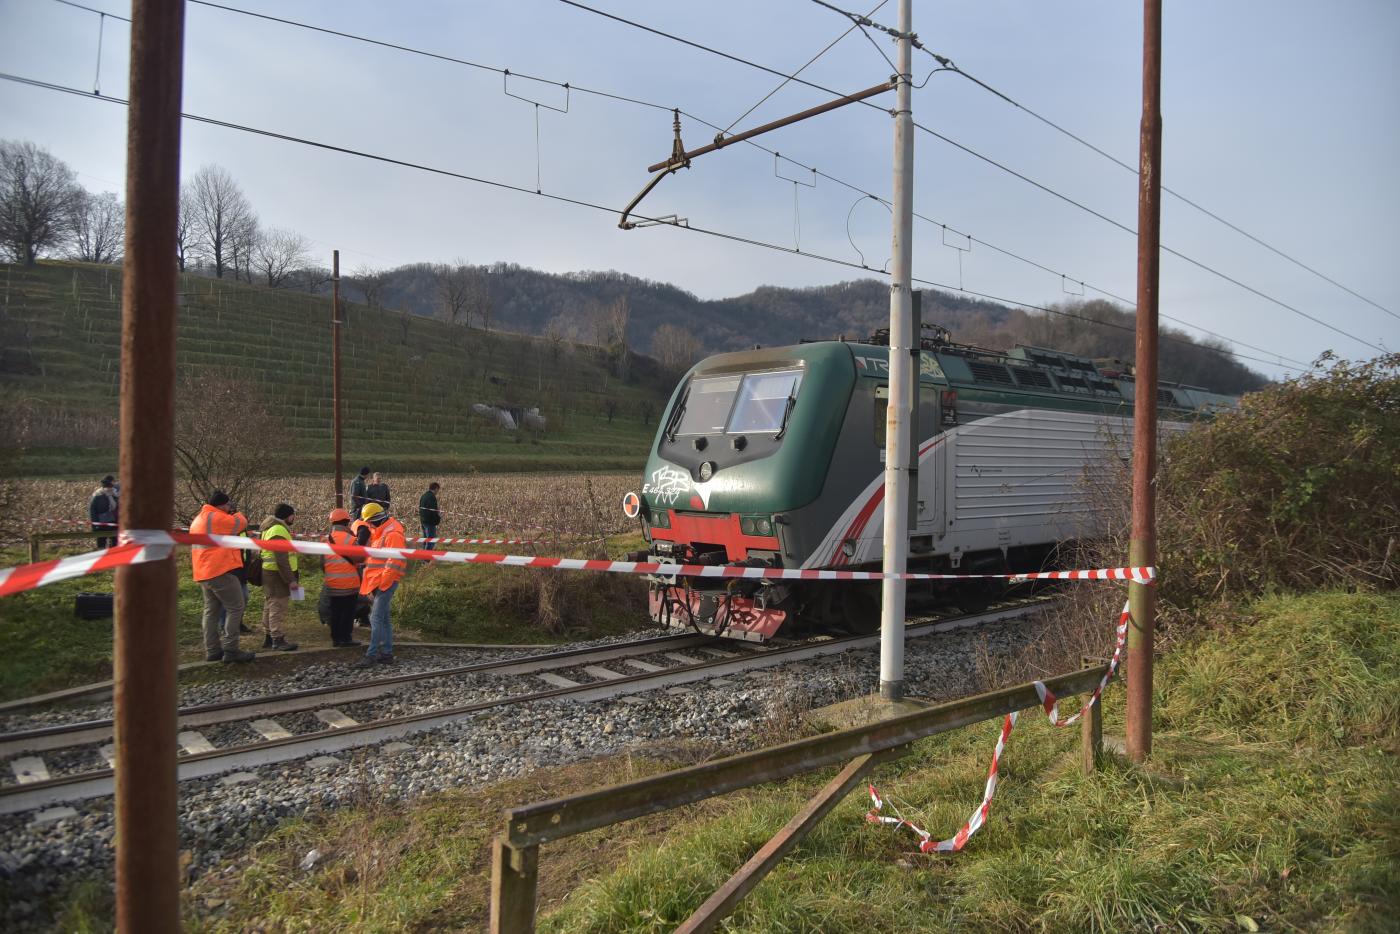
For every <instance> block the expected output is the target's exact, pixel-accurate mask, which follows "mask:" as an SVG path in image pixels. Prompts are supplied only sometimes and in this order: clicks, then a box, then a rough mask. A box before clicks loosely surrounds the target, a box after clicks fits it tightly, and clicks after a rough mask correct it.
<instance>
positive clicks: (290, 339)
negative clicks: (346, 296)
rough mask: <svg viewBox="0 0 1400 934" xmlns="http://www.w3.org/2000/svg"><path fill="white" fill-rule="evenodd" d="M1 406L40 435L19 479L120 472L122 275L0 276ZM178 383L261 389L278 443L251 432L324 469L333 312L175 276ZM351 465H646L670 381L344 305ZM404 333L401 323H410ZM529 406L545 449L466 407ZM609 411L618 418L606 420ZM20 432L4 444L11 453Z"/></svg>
mask: <svg viewBox="0 0 1400 934" xmlns="http://www.w3.org/2000/svg"><path fill="white" fill-rule="evenodd" d="M5 274H6V282H5V289H6V297H7V303H6V306H5V312H4V314H3V316H0V364H3V365H0V373H3V376H0V402H3V403H4V405H5V406H6V407H8V408H9V410H10V412H11V414H12V415H13V414H15V413H17V412H21V411H22V412H23V413H24V415H23V418H24V419H26V420H28V421H29V422H31V423H32V427H33V428H34V429H35V431H34V432H33V434H34V437H33V438H31V440H30V441H29V442H28V443H27V444H26V445H25V449H24V450H23V451H22V452H21V454H20V456H19V457H18V459H17V461H16V462H15V463H14V464H12V465H11V468H12V469H13V470H14V472H15V473H16V474H18V475H24V476H40V475H64V476H74V475H88V474H90V475H92V476H93V477H100V476H101V475H102V474H104V473H109V472H113V468H114V467H115V466H116V431H115V418H116V414H117V377H118V370H119V360H120V347H119V338H120V295H121V270H120V268H118V267H109V266H93V265H84V264H75V263H43V264H41V265H40V266H39V267H37V268H35V269H29V270H26V269H23V268H22V267H18V266H10V267H8V268H7V269H6V270H5ZM180 287H181V292H182V300H181V307H180V317H179V322H180V328H179V348H178V361H179V364H180V369H181V372H182V373H191V372H202V371H208V370H211V369H217V370H220V371H222V372H226V373H228V374H230V375H232V376H233V377H235V378H237V379H239V380H241V381H244V382H246V384H247V385H248V387H249V391H250V392H252V393H258V394H260V395H262V396H263V397H264V399H265V401H266V402H267V403H268V405H269V406H270V408H271V409H272V411H273V412H274V414H275V415H276V416H277V417H278V418H279V419H280V420H281V422H282V424H283V425H284V426H285V431H284V432H283V435H284V436H283V437H281V438H276V439H250V443H260V444H264V445H275V446H276V447H275V448H273V449H270V453H271V454H274V455H276V456H277V457H278V460H279V463H281V465H282V467H283V469H285V470H288V471H319V472H324V471H326V470H328V469H329V468H330V466H331V464H330V456H331V455H330V431H331V368H330V334H329V325H328V322H329V321H330V301H329V299H327V298H325V297H321V296H312V295H307V294H304V293H299V292H293V291H289V290H269V289H264V288H261V287H255V286H249V285H243V284H236V283H232V282H229V281H226V280H212V279H204V278H200V277H196V276H188V275H187V276H182V277H181V280H180ZM345 312H346V324H345V327H344V333H343V335H342V354H343V367H344V399H345V410H344V411H345V416H344V417H345V456H346V460H347V465H348V464H349V463H351V462H354V463H359V462H361V461H363V462H365V463H374V464H375V465H376V467H379V468H382V469H386V470H392V471H396V472H403V471H409V470H420V471H462V470H465V469H468V468H474V469H478V470H490V471H505V470H581V469H582V470H615V469H637V468H640V466H641V464H642V463H643V460H644V459H645V454H646V447H647V443H648V442H649V440H650V439H651V436H652V433H653V432H654V431H655V429H656V426H655V424H654V422H655V415H654V413H655V412H657V411H659V409H660V406H661V404H662V403H663V402H664V396H665V394H666V393H667V392H669V390H670V388H671V385H672V381H671V380H670V379H669V378H668V377H664V376H663V375H662V374H660V373H659V372H658V371H657V368H656V365H655V364H654V362H652V361H650V360H648V359H646V358H634V359H633V363H632V379H630V380H629V381H619V380H618V379H616V378H614V377H612V376H611V375H610V374H609V372H608V366H609V364H608V360H607V356H606V352H605V351H604V350H603V349H601V348H598V347H591V346H583V345H574V344H568V343H565V342H562V341H560V342H552V341H549V340H546V339H543V338H534V337H527V336H524V335H518V334H510V333H507V332H501V331H492V332H486V331H481V330H478V329H467V328H463V327H458V326H453V325H449V324H447V323H446V322H442V321H436V320H430V319H426V318H421V317H417V316H410V317H409V318H407V319H406V318H405V317H404V316H403V315H401V314H399V313H397V312H393V311H387V310H381V309H370V308H366V307H364V306H360V305H355V304H352V303H345ZM405 322H406V323H407V325H408V326H407V329H406V330H405V328H404V327H403V325H404V323H405ZM474 402H485V403H500V402H505V403H511V404H517V405H524V406H526V407H529V406H535V405H538V406H540V408H541V411H542V413H543V414H544V415H545V416H546V418H547V419H548V420H549V430H548V431H547V432H546V433H545V434H544V435H543V436H542V437H539V438H532V437H530V436H529V435H528V433H527V432H524V431H521V432H506V431H502V430H501V429H499V428H497V427H496V426H495V425H493V424H491V423H489V422H487V421H485V420H483V419H482V418H481V417H479V416H476V415H473V414H472V412H471V404H472V403H474ZM608 405H612V406H614V407H615V409H614V417H613V418H612V419H611V420H610V419H608V418H607V416H606V413H607V406H608ZM16 440H17V439H13V438H12V439H8V440H7V441H6V443H7V444H10V445H13V444H14V443H15V442H16Z"/></svg>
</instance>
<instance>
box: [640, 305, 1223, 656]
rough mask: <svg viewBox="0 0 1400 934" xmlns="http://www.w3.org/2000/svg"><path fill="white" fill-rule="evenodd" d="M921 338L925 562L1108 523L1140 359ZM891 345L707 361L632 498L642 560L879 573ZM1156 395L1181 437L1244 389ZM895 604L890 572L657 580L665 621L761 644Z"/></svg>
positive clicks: (767, 351) (995, 563)
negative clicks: (1109, 486)
mask: <svg viewBox="0 0 1400 934" xmlns="http://www.w3.org/2000/svg"><path fill="white" fill-rule="evenodd" d="M919 345H920V346H919V348H918V351H917V352H918V380H917V382H918V400H917V405H916V406H915V414H914V422H915V427H914V434H913V437H914V438H917V439H919V440H918V443H917V444H916V445H914V446H913V447H914V450H915V452H916V453H915V454H914V456H913V458H912V460H913V463H911V465H910V466H911V470H912V471H913V472H914V473H913V478H912V482H911V490H912V492H911V495H910V504H909V509H910V521H909V570H911V571H925V572H947V573H954V574H957V573H965V574H971V573H984V574H985V573H1015V572H1019V571H1034V570H1041V569H1044V568H1045V567H1047V566H1050V565H1051V564H1052V562H1053V561H1054V560H1055V555H1056V554H1057V553H1058V550H1059V548H1060V546H1061V545H1062V544H1063V543H1065V542H1069V541H1074V540H1082V539H1084V538H1086V537H1091V536H1093V535H1095V534H1096V533H1098V532H1100V531H1101V529H1100V527H1099V526H1100V525H1101V524H1102V522H1103V519H1102V515H1103V511H1102V510H1101V509H1097V508H1095V503H1094V502H1093V501H1092V497H1091V496H1090V495H1089V493H1088V489H1087V487H1086V484H1085V477H1086V472H1087V471H1089V470H1090V469H1091V468H1092V467H1093V466H1094V465H1095V464H1099V463H1103V462H1105V461H1106V460H1108V459H1110V458H1114V457H1123V458H1126V457H1127V456H1128V454H1129V452H1130V449H1131V438H1132V413H1133V402H1134V395H1135V390H1136V384H1135V382H1134V380H1133V378H1132V373H1131V368H1130V367H1127V366H1126V365H1123V364H1121V363H1117V362H1114V361H1102V360H1100V361H1096V360H1093V359H1090V358H1087V357H1083V356H1078V355H1075V354H1070V353H1065V352H1061V351H1057V350H1051V349H1047V348H1042V347H1031V346H1017V347H1015V348H1013V349H1012V350H1010V351H1007V352H998V351H991V350H986V349H982V348H978V347H975V346H971V345H964V344H958V343H955V342H953V341H952V339H951V336H950V335H949V333H948V332H947V330H946V329H943V328H941V327H938V326H935V325H928V324H925V325H923V326H922V328H921V329H920V340H919ZM889 353H890V350H889V341H888V336H887V332H877V333H876V334H875V335H873V336H872V337H871V338H869V339H867V340H865V341H859V342H858V341H847V340H843V339H839V340H831V341H812V342H804V343H801V344H796V345H791V346H785V347H772V348H756V349H754V350H747V351H738V352H731V353H721V354H717V355H714V356H711V357H708V358H706V359H704V360H702V361H701V362H700V363H698V364H696V365H695V366H694V367H692V368H691V369H690V371H689V372H687V373H686V374H685V376H684V377H683V378H682V379H681V380H680V382H679V384H678V385H677V386H676V389H675V391H674V392H673V393H672V395H671V397H670V400H669V403H668V404H667V406H666V408H665V410H664V412H663V414H662V416H661V420H660V424H659V425H658V428H657V431H656V436H655V439H654V441H653V443H652V446H651V448H650V453H649V455H648V460H647V464H646V467H645V472H644V475H643V478H642V481H643V482H642V486H641V489H640V492H639V493H632V494H629V495H628V497H627V502H626V510H625V511H627V512H628V513H629V514H630V515H634V516H635V518H636V519H637V521H638V522H639V524H640V526H641V531H642V534H643V536H644V538H645V540H646V543H647V548H646V551H645V552H638V553H637V554H636V555H635V556H634V557H635V558H636V559H637V560H646V561H654V562H661V563H683V564H700V565H734V566H742V567H771V568H803V569H845V570H878V569H879V568H880V566H881V563H882V553H883V532H884V528H883V527H884V508H883V507H884V503H883V500H884V460H885V450H886V448H885V431H886V412H887V407H888V399H889V383H890V380H889ZM1157 395H1158V405H1159V412H1160V413H1161V418H1160V424H1161V427H1162V430H1163V431H1164V432H1169V431H1179V430H1184V429H1186V428H1188V427H1189V426H1190V424H1191V423H1192V422H1193V421H1195V420H1198V419H1201V418H1209V417H1211V416H1212V415H1213V414H1214V413H1215V412H1217V411H1220V410H1222V409H1228V408H1230V407H1233V406H1234V405H1235V404H1236V402H1237V399H1236V398H1235V397H1233V396H1228V395H1223V394H1220V393H1215V392H1211V391H1209V390H1206V389H1203V388H1201V387H1197V386H1187V385H1180V384H1173V383H1159V384H1158V389H1157ZM911 586H912V585H911ZM923 590H924V591H925V592H931V594H932V595H934V596H939V595H940V594H939V593H935V591H944V592H945V593H943V594H941V595H944V596H948V597H950V599H951V600H952V602H955V603H959V604H962V605H967V604H968V603H972V604H978V603H980V604H982V605H985V601H986V599H988V597H987V591H986V587H985V585H983V586H980V587H979V586H962V587H958V586H952V585H948V584H941V583H932V582H930V583H928V584H927V585H926V586H925V587H923ZM911 596H916V592H915V590H911ZM879 601H880V589H879V584H878V582H876V583H852V582H841V583H831V582H809V581H785V580H765V579H752V578H721V577H715V578H695V577H690V578H680V579H673V578H672V577H670V576H668V575H656V576H653V577H651V578H650V579H649V581H648V611H649V614H650V616H651V618H652V619H653V620H655V621H656V622H658V623H660V624H663V625H666V626H670V627H673V628H684V629H694V630H696V631H698V632H701V633H706V634H709V635H715V636H722V637H726V638H734V639H744V640H750V641H756V642H763V641H767V640H769V639H772V638H774V637H775V636H778V635H780V634H782V635H791V634H793V633H795V632H797V631H800V630H804V629H806V628H808V627H815V628H822V629H832V628H834V629H840V630H844V631H848V632H853V633H861V632H869V631H872V630H873V629H875V628H876V627H877V626H878V618H879ZM968 608H971V607H968Z"/></svg>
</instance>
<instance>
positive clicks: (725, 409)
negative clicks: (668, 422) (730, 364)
mask: <svg viewBox="0 0 1400 934" xmlns="http://www.w3.org/2000/svg"><path fill="white" fill-rule="evenodd" d="M740 380H741V377H738V376H709V377H700V378H698V379H692V380H691V381H690V387H689V388H688V389H687V390H686V394H685V395H684V396H682V397H681V401H680V403H679V404H680V405H682V406H684V410H683V411H682V414H681V418H680V424H679V425H678V426H677V427H676V430H675V432H674V433H675V434H678V435H708V434H719V433H722V432H723V431H724V422H725V420H726V419H727V418H728V417H729V410H730V409H731V408H733V405H734V394H735V393H736V392H737V391H738V390H739V382H740ZM672 417H674V416H672Z"/></svg>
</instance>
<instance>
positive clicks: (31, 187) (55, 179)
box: [0, 140, 82, 266]
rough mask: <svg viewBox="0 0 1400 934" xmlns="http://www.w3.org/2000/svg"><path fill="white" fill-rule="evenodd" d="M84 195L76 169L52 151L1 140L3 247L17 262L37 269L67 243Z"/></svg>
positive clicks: (0, 240)
mask: <svg viewBox="0 0 1400 934" xmlns="http://www.w3.org/2000/svg"><path fill="white" fill-rule="evenodd" d="M81 193H82V189H81V188H79V187H78V183H77V178H76V176H75V175H74V174H73V170H72V169H70V168H69V167H68V165H67V164H66V163H65V162H64V161H63V160H62V159H59V158H58V157H56V156H54V155H53V154H52V153H50V152H49V151H48V150H47V149H41V148H39V147H38V146H36V145H34V144H33V143H29V142H20V141H18V140H0V246H3V248H4V249H5V251H6V252H7V253H9V254H10V256H12V257H13V258H14V261H15V262H16V263H22V264H24V265H25V266H33V265H34V264H35V263H36V262H37V261H38V259H39V255H40V253H42V252H44V251H45V250H49V249H52V248H54V247H56V246H58V245H59V244H61V243H63V241H64V239H65V238H66V237H67V235H68V231H69V219H70V218H71V216H72V214H73V204H74V202H75V201H76V199H77V198H78V196H79V195H80V194H81Z"/></svg>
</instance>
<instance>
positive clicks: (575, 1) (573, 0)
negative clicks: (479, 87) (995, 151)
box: [559, 0, 1385, 353]
mask: <svg viewBox="0 0 1400 934" xmlns="http://www.w3.org/2000/svg"><path fill="white" fill-rule="evenodd" d="M559 2H560V3H563V4H566V5H568V6H572V7H576V8H577V9H580V10H584V11H586V12H589V13H593V14H596V15H598V16H601V17H604V18H606V19H610V20H613V21H615V22H619V23H622V24H624V25H627V26H631V27H633V28H635V29H640V30H642V31H644V32H648V33H651V34H652V35H656V36H661V37H663V38H666V39H670V40H671V41H673V42H678V43H681V44H682V45H687V46H690V47H691V48H695V49H699V50H701V51H704V52H708V53H710V54H712V55H716V56H718V57H720V58H724V59H727V60H729V61H732V62H736V63H738V64H741V65H746V66H748V67H750V68H755V69H757V70H759V71H764V72H767V73H768V74H771V75H774V76H776V77H780V78H790V79H791V80H792V81H794V82H796V83H798V84H801V85H804V86H805V87H809V88H812V89H813V90H817V91H822V92H824V93H826V94H833V95H839V93H840V92H838V91H834V90H832V89H831V88H828V87H824V86H823V85H820V84H817V83H816V82H813V81H808V80H807V79H805V78H800V77H797V76H795V75H788V74H786V73H784V72H782V71H779V70H778V69H776V68H772V67H770V66H768V65H764V64H762V63H760V62H755V61H753V60H751V59H747V58H744V57H742V56H739V55H735V54H733V53H732V52H725V51H723V50H721V49H716V48H714V47H713V46H708V45H705V44H703V43H700V42H696V41H694V40H692V39H687V38H685V37H683V36H678V35H676V34H674V33H670V32H666V31H665V30H663V29H658V28H656V27H654V26H648V25H646V24H645V23H639V22H637V21H636V20H631V19H627V18H626V17H624V16H619V15H617V14H616V13H609V12H608V11H606V10H600V9H598V8H597V7H592V6H589V5H588V4H586V3H580V2H579V0H559ZM860 103H863V104H865V105H866V106H867V107H871V108H873V109H875V110H880V111H882V112H886V113H887V112H888V111H887V110H886V108H883V107H880V106H879V105H878V104H872V103H870V102H869V101H861V102H860ZM914 126H915V127H916V128H917V129H919V130H922V131H923V132H925V133H928V134H930V135H931V136H933V137H934V138H935V139H938V140H941V141H942V142H944V143H947V144H949V145H951V146H954V147H956V148H957V149H959V150H961V151H963V152H965V153H967V154H968V155H971V156H973V157H975V158H977V159H980V160H982V161H984V162H986V163H987V164H989V165H991V166H994V167H995V168H997V169H1000V170H1001V171H1003V172H1006V173H1007V174H1010V175H1012V176H1014V177H1015V178H1019V179H1020V180H1022V181H1024V182H1026V183H1028V184H1030V185H1033V186H1035V187H1036V188H1039V189H1040V190H1042V191H1044V192H1046V193H1047V194H1050V195H1052V196H1054V197H1056V198H1059V199H1060V200H1062V201H1064V202H1066V203H1067V204H1070V205H1072V206H1074V207H1076V208H1079V209H1080V210H1082V211H1085V212H1087V213H1089V214H1091V215H1093V216H1094V217H1097V218H1098V219H1100V220H1102V221H1104V222H1106V223H1108V224H1111V225H1113V226H1114V227H1117V228H1119V229H1120V230H1123V231H1125V232H1127V233H1129V234H1132V235H1133V236H1136V235H1137V232H1136V231H1135V230H1134V229H1133V228H1131V227H1129V226H1128V225H1126V224H1123V223H1120V222H1119V221H1116V220H1114V219H1113V218H1111V217H1109V216H1108V215H1106V214H1103V213H1101V212H1099V211H1096V210H1094V209H1093V208H1090V207H1088V206H1087V205H1085V204H1083V203H1082V202H1079V201H1076V200H1074V199H1073V198H1070V197H1069V196H1068V195H1064V194H1062V193H1060V192H1058V191H1056V190H1055V189H1053V188H1050V187H1049V186H1048V185H1044V184H1042V183H1041V182H1037V181H1035V180H1034V179H1032V178H1030V177H1029V176H1027V175H1024V174H1022V173H1020V172H1017V171H1015V170H1014V169H1011V168H1010V167H1008V166H1006V165H1003V164H1002V163H1000V162H998V161H996V160H995V159H992V158H991V157H989V156H986V155H983V154H982V153H980V152H977V151H976V150H975V149H972V148H971V147H969V146H965V145H963V144H962V143H959V142H957V141H956V140H953V139H950V138H949V137H947V136H944V135H943V134H941V133H938V132H937V131H935V130H932V129H930V128H929V127H927V126H924V125H923V124H920V123H917V122H916V123H915V124H914ZM1161 249H1162V251H1163V252H1165V253H1170V254H1171V255H1173V256H1175V257H1177V258H1179V259H1182V260H1185V261H1186V262H1188V263H1190V264H1192V265H1194V266H1196V267H1197V268H1199V269H1201V270H1203V271H1205V272H1208V273H1211V274H1212V275H1214V276H1217V277H1218V278H1220V279H1223V280H1225V281H1227V282H1229V283H1231V284H1233V285H1236V286H1238V287H1240V288H1243V289H1245V290H1246V291H1248V292H1250V293H1251V294H1253V295H1256V296H1258V297H1259V298H1262V299H1264V300H1265V301H1267V302H1270V303H1272V304H1274V305H1277V306H1279V307H1280V308H1283V309H1285V310H1287V311H1290V312H1292V313H1294V314H1297V315H1299V316H1301V317H1303V318H1306V319H1307V320H1309V321H1312V322H1313V323H1314V324H1318V325H1321V326H1322V327H1324V328H1327V329H1328V330H1330V331H1333V332H1335V333H1337V334H1340V335H1342V336H1343V337H1346V338H1349V339H1351V340H1354V341H1356V342H1357V343H1360V344H1364V345H1365V346H1367V347H1369V348H1371V349H1372V350H1375V351H1377V352H1380V353H1385V348H1383V347H1381V346H1379V345H1377V344H1374V343H1372V342H1370V341H1368V340H1366V339H1365V338H1362V337H1358V336H1357V335H1355V334H1352V333H1350V332H1349V331H1345V330H1343V329H1341V328H1339V327H1337V326H1335V325H1333V324H1330V323H1328V322H1326V321H1324V320H1322V319H1321V318H1318V317H1316V316H1314V315H1311V314H1309V313H1307V312H1305V311H1303V310H1301V309H1299V308H1296V307H1295V306H1293V305H1290V304H1288V303H1287V302H1284V301H1282V300H1281V299H1278V298H1275V297H1274V296H1272V295H1269V294H1268V293H1266V292H1263V291H1262V290H1260V289H1257V288H1255V287H1253V286H1250V285H1247V284H1245V283H1244V282H1242V281H1240V280H1239V279H1237V278H1234V277H1233V276H1229V275H1227V274H1226V273H1223V272H1221V271H1220V270H1218V269H1215V268H1214V267H1212V266H1210V265H1208V264H1206V263H1204V262H1202V261H1200V260H1197V259H1195V258H1193V257H1190V256H1187V255H1186V254H1184V253H1181V252H1180V251H1178V250H1175V249H1172V248H1170V247H1168V246H1166V245H1165V244H1163V245H1162V246H1161Z"/></svg>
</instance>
